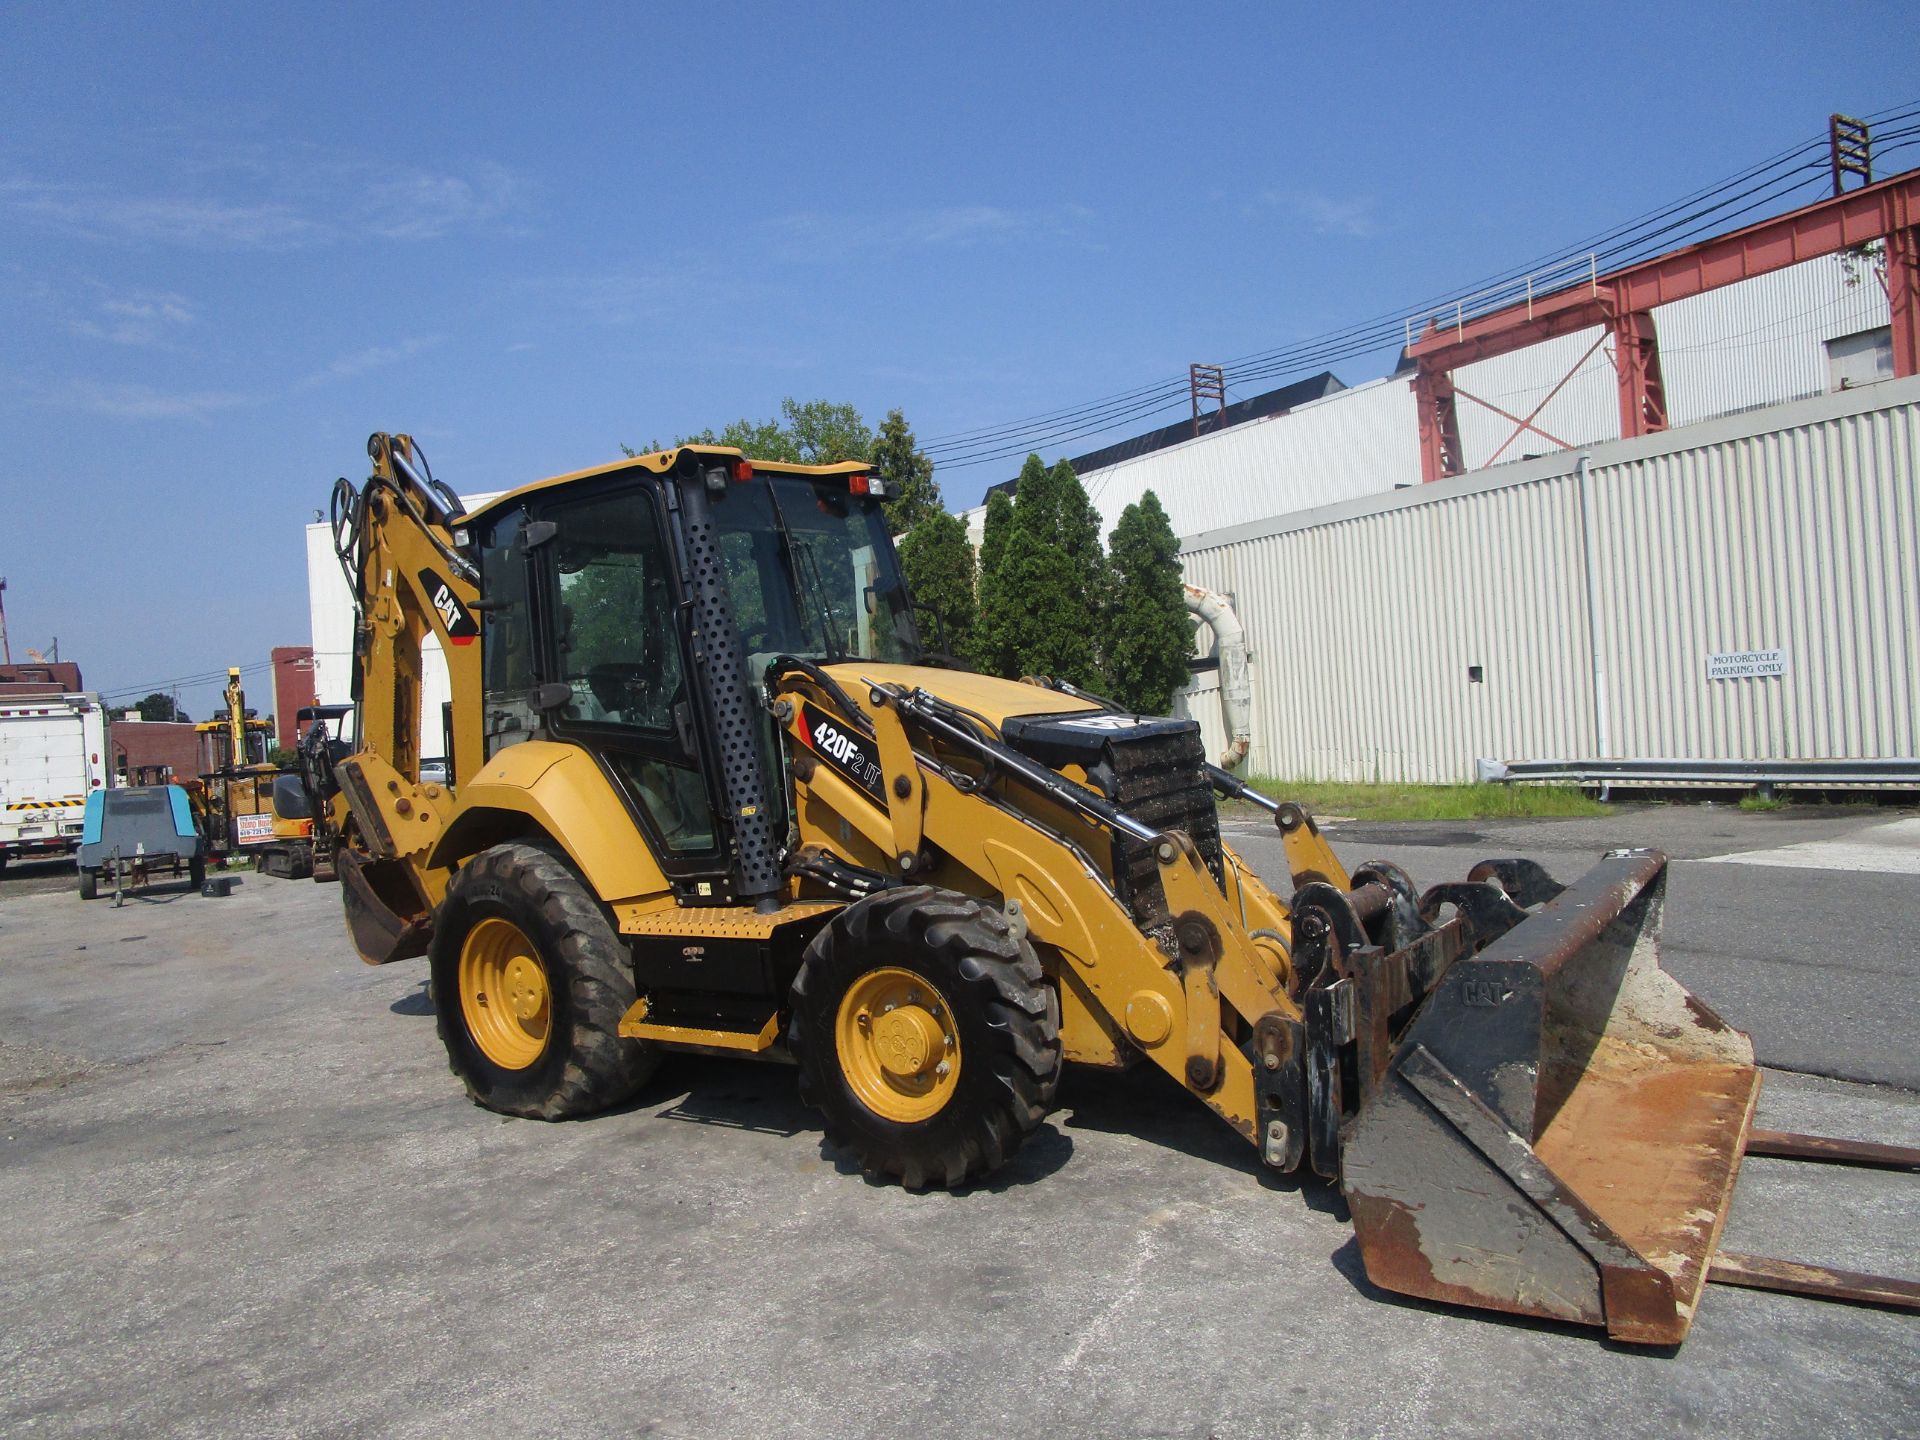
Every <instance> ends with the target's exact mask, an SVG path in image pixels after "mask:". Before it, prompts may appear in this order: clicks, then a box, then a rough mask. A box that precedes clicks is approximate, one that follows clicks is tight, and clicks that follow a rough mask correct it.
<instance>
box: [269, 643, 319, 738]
mask: <svg viewBox="0 0 1920 1440" xmlns="http://www.w3.org/2000/svg"><path fill="white" fill-rule="evenodd" d="M315 703H316V701H315V691H314V683H313V647H312V646H311V645H276V646H274V648H273V730H274V738H273V743H274V744H276V745H279V746H281V747H283V748H284V749H288V750H291V749H292V748H293V747H294V746H295V745H296V744H297V743H298V742H299V739H300V729H301V726H300V722H299V721H298V719H296V718H295V717H297V716H298V715H299V713H300V711H301V709H302V708H303V707H305V706H308V705H312V704H315Z"/></svg>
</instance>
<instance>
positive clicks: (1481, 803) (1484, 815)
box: [1223, 775, 1612, 820]
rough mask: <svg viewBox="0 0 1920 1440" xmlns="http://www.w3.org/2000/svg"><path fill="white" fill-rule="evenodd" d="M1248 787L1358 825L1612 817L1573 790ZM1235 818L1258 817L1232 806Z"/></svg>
mask: <svg viewBox="0 0 1920 1440" xmlns="http://www.w3.org/2000/svg"><path fill="white" fill-rule="evenodd" d="M1247 783H1248V784H1249V785H1251V786H1253V788H1254V789H1256V790H1258V791H1260V792H1261V793H1262V794H1265V795H1271V796H1273V797H1274V798H1275V799H1276V800H1292V801H1295V802H1297V803H1299V804H1301V805H1304V806H1306V807H1307V809H1309V810H1311V811H1312V812H1313V813H1314V814H1315V815H1346V816H1351V817H1352V818H1354V819H1356V820H1508V819H1516V818H1520V817H1524V816H1562V817H1567V816H1575V817H1578V816H1590V815H1607V814H1611V813H1612V811H1611V810H1610V809H1609V807H1607V806H1605V805H1602V804H1601V803H1600V802H1599V801H1598V800H1595V799H1594V798H1593V797H1592V796H1591V795H1589V794H1587V793H1586V792H1585V791H1584V790H1579V789H1576V788H1574V787H1573V786H1570V785H1398V784H1384V785H1357V784H1356V785H1339V784H1332V783H1327V782H1322V781H1302V780H1275V779H1273V778H1271V777H1269V776H1265V775H1250V776H1248V777H1247ZM1223 808H1224V809H1225V810H1226V811H1227V812H1228V813H1229V814H1241V813H1258V812H1257V811H1256V809H1255V807H1254V806H1252V805H1249V804H1246V803H1245V802H1244V801H1237V800H1236V801H1229V802H1227V803H1226V805H1225V806H1224V807H1223Z"/></svg>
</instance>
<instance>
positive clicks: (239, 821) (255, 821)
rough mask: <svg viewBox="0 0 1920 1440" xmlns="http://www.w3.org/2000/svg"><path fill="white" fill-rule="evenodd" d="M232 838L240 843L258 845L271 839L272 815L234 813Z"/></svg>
mask: <svg viewBox="0 0 1920 1440" xmlns="http://www.w3.org/2000/svg"><path fill="white" fill-rule="evenodd" d="M233 838H234V839H235V840H237V841H239V842H240V843H241V844H242V845H259V844H261V843H263V842H265V841H268V840H271V839H273V816H271V815H236V816H234V817H233Z"/></svg>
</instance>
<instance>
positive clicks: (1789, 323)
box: [965, 255, 1892, 544]
mask: <svg viewBox="0 0 1920 1440" xmlns="http://www.w3.org/2000/svg"><path fill="white" fill-rule="evenodd" d="M1887 324H1888V311H1887V297H1886V292H1885V290H1884V289H1883V288H1882V286H1881V284H1880V282H1879V280H1878V278H1877V277H1876V276H1875V275H1874V274H1873V273H1872V271H1871V269H1870V268H1866V267H1862V266H1860V265H1859V264H1858V262H1855V261H1853V260H1852V259H1851V257H1847V256H1838V255H1830V256H1824V257H1822V258H1820V259H1816V260H1809V261H1806V262H1805V263H1803V264H1800V265H1795V266H1792V267H1790V268H1789V269H1786V270H1781V271H1777V272H1775V273H1773V274H1770V275H1763V276H1760V277H1758V278H1756V279H1752V280H1743V281H1741V282H1740V283H1738V284H1735V285H1728V286H1725V287H1723V288H1721V289H1718V290H1712V291H1708V292H1707V293H1706V294H1704V295H1698V296H1695V297H1693V298H1692V299H1689V300H1683V301H1680V302H1678V303H1677V304H1673V305H1663V306H1660V307H1658V308H1657V309H1655V311H1654V326H1655V329H1656V331H1657V332H1658V334H1659V337H1660V355H1661V365H1662V368H1663V370H1664V372H1665V377H1666V393H1667V403H1668V406H1669V410H1670V414H1671V421H1672V424H1673V425H1675V426H1681V425H1690V424H1694V423H1697V422H1698V421H1701V420H1706V419H1710V418H1712V417H1714V416H1716V415H1726V414H1734V413H1738V412H1739V411H1742V410H1751V409H1754V408H1756V407H1758V406H1763V405H1773V404H1778V403H1780V402H1781V401H1785V400H1797V399H1801V398H1804V397H1806V396H1809V395H1818V394H1821V393H1823V392H1825V391H1828V390H1832V389H1836V388H1839V386H1840V385H1841V383H1842V382H1843V381H1853V382H1857V381H1871V380H1875V379H1881V378H1885V377H1886V376H1889V375H1891V374H1892V367H1891V360H1890V357H1889V359H1888V361H1887V363H1885V364H1884V365H1883V364H1880V363H1878V358H1877V357H1878V355H1879V351H1878V349H1877V336H1878V335H1879V333H1880V332H1882V331H1884V329H1885V327H1886V326H1887ZM1851 337H1864V338H1863V339H1862V340H1860V341H1854V342H1852V343H1850V341H1851ZM1599 338H1600V332H1599V331H1598V330H1591V331H1586V332H1583V333H1581V334H1577V335H1571V336H1565V337H1562V338H1561V339H1558V340H1550V341H1547V342H1545V343H1543V344H1539V345H1534V346H1531V347H1529V348H1528V349H1526V350H1522V351H1518V352H1515V353H1514V354H1511V355H1503V356H1500V357H1498V358H1496V359H1492V360H1484V361H1481V362H1479V363H1478V364H1474V365H1468V366H1464V367H1462V368H1461V369H1460V370H1459V371H1457V372H1456V373H1455V375H1454V381H1455V383H1456V384H1457V385H1458V386H1459V387H1460V388H1461V389H1462V390H1464V391H1467V392H1470V393H1471V394H1473V395H1477V396H1479V397H1481V398H1482V399H1485V400H1489V401H1492V402H1493V403H1494V404H1496V405H1498V406H1500V407H1501V408H1502V409H1504V410H1508V411H1511V412H1512V413H1513V414H1515V415H1520V416H1529V415H1532V412H1533V411H1534V408H1535V407H1536V406H1542V402H1544V405H1543V408H1541V409H1540V412H1539V414H1538V415H1537V416H1534V417H1533V418H1534V423H1535V424H1536V425H1538V426H1539V427H1540V428H1541V429H1542V430H1545V431H1546V432H1547V433H1548V434H1549V435H1551V436H1553V437H1554V438H1555V439H1558V440H1562V441H1565V442H1566V444H1567V445H1569V446H1574V445H1590V444H1594V443H1596V442H1599V441H1603V440H1614V439H1618V438H1619V436H1620V411H1619V402H1618V399H1617V394H1616V387H1615V379H1614V371H1613V366H1612V362H1611V361H1610V359H1609V358H1608V353H1607V349H1606V347H1605V346H1601V347H1600V348H1598V349H1594V348H1593V347H1594V342H1595V341H1596V340H1598V339H1599ZM1589 350H1592V353H1591V354H1587V355H1586V359H1585V360H1584V361H1582V360H1581V356H1582V355H1583V354H1586V352H1588V351H1589ZM1856 351H1859V352H1860V353H1859V355H1858V356H1857V357H1855V352H1856ZM1850 357H1854V358H1852V360H1851V363H1850ZM1576 367H1577V368H1576ZM1569 371H1573V372H1574V373H1573V374H1572V376H1571V378H1568V372H1569ZM1229 378H1231V377H1229ZM1314 383H1315V384H1316V385H1319V386H1321V388H1322V389H1324V388H1325V385H1324V380H1323V379H1322V378H1321V377H1316V380H1315V382H1314ZM1556 387H1558V388H1557V389H1556ZM1459 417H1460V438H1461V445H1462V449H1463V450H1464V452H1465V458H1466V462H1467V465H1468V467H1469V468H1470V469H1481V468H1484V467H1486V466H1487V465H1489V464H1491V463H1495V462H1496V460H1497V461H1498V462H1499V463H1506V462H1510V461H1517V460H1522V459H1525V458H1527V457H1528V456H1530V455H1534V454H1538V453H1541V452H1543V451H1550V450H1552V449H1554V448H1556V447H1554V446H1552V445H1551V444H1550V443H1549V442H1548V441H1546V440H1544V439H1542V438H1541V437H1540V436H1538V435H1535V434H1532V433H1530V432H1529V433H1523V434H1522V435H1521V436H1520V437H1519V438H1518V439H1515V440H1511V441H1510V439H1509V437H1510V436H1511V435H1512V433H1513V430H1514V426H1513V423H1512V422H1511V421H1509V420H1505V419H1502V418H1501V417H1500V416H1498V415H1496V414H1494V413H1493V412H1492V411H1491V410H1488V409H1486V408H1484V407H1482V406H1479V405H1476V404H1474V403H1473V402H1472V401H1471V400H1468V399H1465V398H1462V399H1461V401H1460V402H1459ZM1152 434H1153V435H1154V436H1159V435H1161V434H1162V432H1161V431H1155V432H1152ZM1143 438H1144V437H1143ZM1132 443H1133V442H1122V443H1121V444H1120V445H1117V446H1109V447H1107V448H1106V449H1104V450H1102V451H1097V452H1094V453H1093V455H1091V456H1089V457H1087V458H1089V459H1090V460H1092V461H1094V462H1096V463H1094V464H1091V465H1089V466H1088V467H1087V468H1085V469H1084V470H1082V471H1081V476H1080V478H1081V480H1082V481H1083V482H1084V483H1085V484H1086V487H1087V494H1088V495H1089V497H1091V498H1092V500H1093V502H1094V504H1095V505H1096V506H1097V507H1098V508H1099V510H1100V513H1101V516H1102V518H1103V519H1104V521H1105V524H1106V527H1107V528H1108V529H1111V528H1112V526H1113V525H1114V524H1115V523H1116V522H1117V521H1118V520H1119V518H1120V512H1121V511H1122V510H1124V509H1125V508H1126V507H1127V506H1128V505H1129V504H1131V503H1133V502H1134V501H1136V500H1138V499H1139V498H1140V496H1141V495H1142V494H1144V493H1145V492H1146V491H1147V490H1152V491H1153V492H1154V494H1155V495H1157V496H1158V497H1159V499H1160V503H1161V505H1162V506H1164V507H1165V508H1166V511H1167V515H1168V518H1169V519H1170V520H1172V522H1173V528H1174V533H1175V534H1176V535H1183V536H1185V535H1195V534H1199V533H1200V532H1202V531H1205V530H1217V529H1222V528H1225V527H1227V526H1232V525H1245V524H1249V523H1252V522H1254V521H1258V520H1263V519H1266V518H1268V517H1269V516H1274V515H1285V514H1289V513H1292V512H1294V511H1298V510H1307V509H1312V508H1314V507H1316V506H1320V505H1329V504H1333V503H1336V502H1338V501H1340V500H1345V499H1351V498H1353V497H1356V496H1360V495H1377V494H1381V493H1384V492H1387V491H1391V490H1394V489H1396V488H1398V487H1401V486H1407V485H1418V484H1419V483H1420V478H1421V477H1420V456H1419V448H1418V446H1419V437H1418V419H1417V410H1416V407H1415V403H1414V399H1413V394H1412V392H1411V390H1410V389H1409V388H1408V382H1407V380H1406V379H1405V378H1404V377H1402V376H1395V377H1389V378H1387V379H1384V380H1377V381H1374V382H1371V383H1369V384H1364V385H1356V386H1354V387H1353V388H1351V389H1345V390H1339V391H1337V392H1334V393H1332V394H1329V395H1327V396H1326V397H1325V398H1323V399H1317V400H1312V401H1310V402H1308V403H1303V404H1299V405H1297V407H1296V408H1292V409H1289V410H1287V411H1286V412H1284V413H1282V414H1278V415H1272V416H1269V417H1267V418H1263V419H1256V420H1251V421H1248V422H1247V423H1244V424H1236V425H1230V426H1229V427H1228V428H1225V429H1222V430H1219V431H1216V432H1214V433H1211V434H1206V435H1202V436H1200V437H1199V438H1197V439H1192V440H1187V441H1184V442H1182V443H1180V444H1175V445H1168V446H1165V447H1164V448H1158V449H1153V450H1151V451H1150V452H1149V453H1146V454H1140V455H1135V456H1132V457H1130V458H1126V459H1122V460H1119V461H1117V462H1114V463H1110V464H1100V463H1097V462H1099V461H1101V460H1102V459H1104V458H1105V457H1107V456H1109V455H1111V454H1113V453H1115V452H1125V451H1126V450H1127V449H1128V448H1129V446H1130V445H1131V444H1132ZM965 518H967V520H968V521H969V524H970V527H971V530H972V533H973V537H974V540H975V543H976V544H977V543H978V541H979V533H978V532H979V527H980V523H981V519H982V512H981V510H980V509H978V508H976V509H974V510H971V511H969V512H967V514H966V517H965Z"/></svg>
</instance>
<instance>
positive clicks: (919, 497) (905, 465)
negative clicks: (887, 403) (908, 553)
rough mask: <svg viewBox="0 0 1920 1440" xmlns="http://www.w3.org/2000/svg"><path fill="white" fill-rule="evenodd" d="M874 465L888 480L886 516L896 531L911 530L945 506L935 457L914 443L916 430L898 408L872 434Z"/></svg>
mask: <svg viewBox="0 0 1920 1440" xmlns="http://www.w3.org/2000/svg"><path fill="white" fill-rule="evenodd" d="M872 458H873V465H874V469H875V470H876V471H878V472H879V475H880V478H881V479H882V480H884V481H886V482H887V498H886V500H885V501H884V502H882V503H883V504H884V505H885V507H886V512H887V520H888V522H889V523H890V524H891V525H892V526H893V533H894V534H896V535H903V534H908V533H910V532H911V531H912V530H913V527H914V526H915V525H918V524H919V523H920V522H921V520H923V519H925V518H926V517H927V516H929V515H932V514H935V513H937V512H944V511H945V510H946V506H945V505H943V504H942V503H941V501H940V482H939V481H937V480H935V479H934V478H933V461H931V460H929V459H928V458H927V457H926V454H925V452H924V451H922V450H920V449H918V448H917V447H916V445H915V443H914V438H913V430H912V428H911V427H910V426H909V425H908V424H907V420H906V417H905V416H904V415H902V414H901V413H900V412H899V411H898V410H889V411H888V412H887V418H886V419H885V420H883V421H881V422H880V432H879V434H877V435H875V436H874V438H873V456H872Z"/></svg>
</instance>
